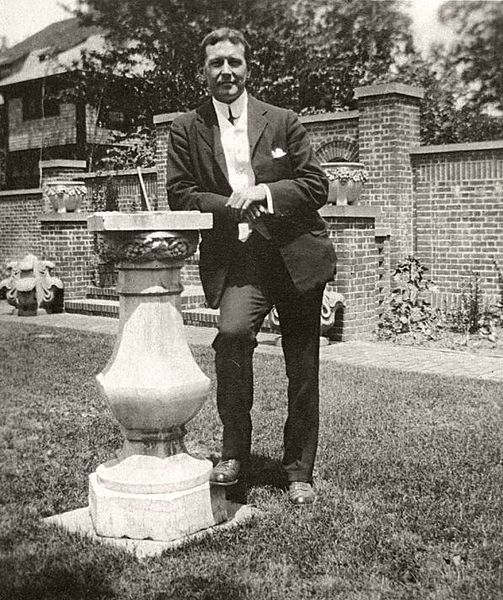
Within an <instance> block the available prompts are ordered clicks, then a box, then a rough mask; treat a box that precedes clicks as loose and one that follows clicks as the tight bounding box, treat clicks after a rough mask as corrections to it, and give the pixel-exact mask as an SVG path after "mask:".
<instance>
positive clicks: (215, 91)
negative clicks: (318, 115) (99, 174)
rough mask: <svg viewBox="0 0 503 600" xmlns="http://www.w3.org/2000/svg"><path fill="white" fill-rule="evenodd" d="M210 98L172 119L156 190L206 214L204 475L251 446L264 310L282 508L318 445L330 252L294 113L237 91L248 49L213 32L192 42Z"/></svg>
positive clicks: (302, 492)
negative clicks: (278, 378)
mask: <svg viewBox="0 0 503 600" xmlns="http://www.w3.org/2000/svg"><path fill="white" fill-rule="evenodd" d="M201 53H202V57H201V58H202V63H203V66H204V67H203V68H204V74H205V76H206V79H207V83H208V89H209V92H210V94H211V98H210V99H208V100H207V101H206V102H205V103H204V104H203V105H202V106H200V107H199V108H198V109H196V110H194V111H191V112H189V113H186V114H184V115H182V116H180V117H178V118H177V119H175V121H174V122H173V125H172V128H171V132H170V141H169V145H168V164H167V190H168V201H169V204H170V207H171V208H172V209H173V210H199V211H202V212H211V213H213V217H214V218H213V223H214V225H213V229H212V230H211V231H208V232H203V234H202V242H201V247H200V273H201V281H202V284H203V288H204V291H205V294H206V299H207V302H208V304H209V306H211V307H212V308H217V307H220V323H219V332H218V334H217V336H216V338H215V341H214V343H213V347H214V349H215V365H216V373H217V406H218V411H219V414H220V418H221V420H222V423H223V450H222V459H221V461H220V462H219V463H218V464H217V465H216V467H215V468H214V469H213V472H212V475H211V482H212V483H213V484H215V485H234V484H235V483H236V482H237V480H238V478H239V476H240V473H241V474H242V473H243V472H244V471H246V468H247V463H248V460H249V455H250V447H251V431H252V425H251V418H250V410H251V407H252V401H253V371H252V356H253V350H254V348H255V346H256V336H257V333H258V331H259V329H260V326H261V324H262V322H263V320H264V318H265V317H266V315H267V314H268V312H269V311H270V309H271V308H272V306H274V305H275V306H276V308H277V311H278V315H279V319H280V325H281V333H282V343H283V352H284V356H285V362H286V372H287V377H288V418H287V421H286V424H285V429H284V456H283V467H284V470H285V472H286V476H287V478H288V482H289V489H288V497H289V499H290V501H291V502H292V503H293V504H296V505H302V504H309V503H311V502H313V501H314V499H315V494H314V491H313V488H312V475H313V466H314V460H315V455H316V447H317V443H318V404H319V392H318V371H319V325H320V312H321V303H322V296H323V290H324V286H325V283H326V282H327V281H329V280H331V279H332V277H333V273H334V269H335V253H334V249H333V246H332V243H331V241H330V240H329V238H328V233H327V231H326V227H325V223H324V221H323V219H321V217H320V216H319V215H318V212H317V210H318V209H319V208H321V206H323V205H324V204H325V202H326V200H327V193H328V181H327V179H326V177H325V175H324V173H323V170H322V169H321V168H320V166H319V164H318V163H317V161H316V160H315V158H314V155H313V151H312V148H311V145H310V143H309V140H308V137H307V134H306V131H305V129H304V128H303V126H302V125H301V123H300V122H299V120H298V118H297V117H296V115H295V114H294V113H293V112H292V111H290V110H285V109H282V108H278V107H276V106H272V105H270V104H265V103H264V102H260V101H259V100H256V99H255V98H253V97H251V96H249V95H248V94H247V91H246V80H247V77H248V62H249V56H248V55H249V46H248V44H247V42H246V40H245V39H244V37H243V35H242V34H241V33H240V32H238V31H236V30H232V29H227V28H223V29H219V30H216V31H214V32H212V33H210V34H209V35H208V36H206V37H205V39H204V40H203V42H202V44H201Z"/></svg>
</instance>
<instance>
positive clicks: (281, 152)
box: [271, 148, 286, 158]
mask: <svg viewBox="0 0 503 600" xmlns="http://www.w3.org/2000/svg"><path fill="white" fill-rule="evenodd" d="M271 154H272V157H273V158H282V157H283V156H286V152H285V151H284V150H283V148H274V150H273V151H272V152H271Z"/></svg>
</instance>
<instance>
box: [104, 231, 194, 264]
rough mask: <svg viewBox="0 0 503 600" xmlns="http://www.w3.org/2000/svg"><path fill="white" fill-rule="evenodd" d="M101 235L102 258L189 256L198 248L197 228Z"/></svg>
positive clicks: (134, 259)
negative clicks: (102, 243) (177, 230)
mask: <svg viewBox="0 0 503 600" xmlns="http://www.w3.org/2000/svg"><path fill="white" fill-rule="evenodd" d="M102 235H103V239H104V248H103V250H102V252H101V255H102V258H105V259H106V260H113V261H115V262H121V261H122V262H134V263H141V262H147V261H152V260H157V261H160V262H162V261H168V260H173V259H182V258H188V257H189V256H191V255H192V254H194V252H195V251H196V249H197V242H198V239H199V234H198V232H197V231H179V232H173V231H152V232H143V233H141V232H137V231H132V232H120V233H115V232H110V233H103V234H102Z"/></svg>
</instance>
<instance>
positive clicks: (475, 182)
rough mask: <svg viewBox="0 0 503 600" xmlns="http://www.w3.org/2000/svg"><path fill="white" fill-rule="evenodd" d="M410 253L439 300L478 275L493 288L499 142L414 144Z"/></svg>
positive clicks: (499, 210)
mask: <svg viewBox="0 0 503 600" xmlns="http://www.w3.org/2000/svg"><path fill="white" fill-rule="evenodd" d="M412 165H413V170H414V194H415V203H416V217H415V254H416V255H417V256H418V257H419V258H421V260H423V261H424V263H425V264H426V265H427V266H428V267H429V268H430V272H429V276H430V277H431V278H432V279H433V280H434V281H435V282H436V283H437V284H438V286H439V288H440V291H441V294H440V295H439V299H440V300H441V301H444V300H445V301H447V302H451V301H453V300H455V299H456V297H459V295H460V293H461V292H462V291H463V289H465V288H466V286H467V285H468V283H469V282H470V279H471V274H472V272H477V273H479V274H480V283H481V287H482V290H483V291H484V292H485V293H486V294H488V295H489V296H490V295H493V296H495V295H496V294H497V292H498V287H497V280H496V271H495V269H494V265H493V260H496V261H497V262H498V264H499V265H500V267H503V141H496V142H481V143H477V144H453V145H448V146H428V147H422V148H417V149H416V150H414V151H413V153H412Z"/></svg>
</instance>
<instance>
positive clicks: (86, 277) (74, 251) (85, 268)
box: [40, 213, 94, 299]
mask: <svg viewBox="0 0 503 600" xmlns="http://www.w3.org/2000/svg"><path fill="white" fill-rule="evenodd" d="M40 223H41V227H40V229H41V231H40V235H41V245H42V252H41V254H40V258H42V259H44V260H51V261H53V262H54V263H55V265H56V268H55V270H54V274H55V275H57V276H58V277H59V278H60V279H62V280H63V283H64V285H65V298H66V299H70V298H82V297H84V295H85V292H86V289H87V287H88V286H89V282H90V280H91V275H92V268H93V256H94V254H93V234H92V233H90V232H89V231H87V221H86V215H85V214H84V213H80V214H79V213H67V214H56V213H52V214H48V215H44V216H42V217H41V218H40Z"/></svg>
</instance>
